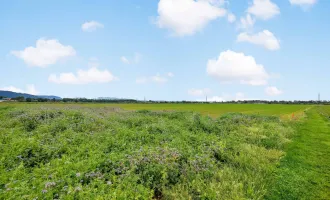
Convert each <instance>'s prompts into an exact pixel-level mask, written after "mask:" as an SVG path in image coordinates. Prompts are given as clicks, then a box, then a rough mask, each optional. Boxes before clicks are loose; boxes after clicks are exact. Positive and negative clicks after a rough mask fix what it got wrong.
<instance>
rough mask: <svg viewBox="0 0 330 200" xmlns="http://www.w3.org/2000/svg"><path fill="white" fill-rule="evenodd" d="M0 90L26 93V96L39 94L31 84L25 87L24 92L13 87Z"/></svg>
mask: <svg viewBox="0 0 330 200" xmlns="http://www.w3.org/2000/svg"><path fill="white" fill-rule="evenodd" d="M0 90H4V91H11V92H18V93H27V94H32V95H37V94H39V91H38V90H37V89H36V88H35V86H34V85H33V84H29V85H26V89H25V90H23V89H20V88H17V87H14V86H8V87H2V88H0Z"/></svg>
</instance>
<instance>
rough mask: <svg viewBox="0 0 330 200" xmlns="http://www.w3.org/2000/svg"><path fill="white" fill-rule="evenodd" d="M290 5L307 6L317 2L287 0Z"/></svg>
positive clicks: (314, 0)
mask: <svg viewBox="0 0 330 200" xmlns="http://www.w3.org/2000/svg"><path fill="white" fill-rule="evenodd" d="M289 1H290V3H291V4H292V5H299V6H306V5H307V6H308V5H313V4H315V3H316V2H317V0H289Z"/></svg>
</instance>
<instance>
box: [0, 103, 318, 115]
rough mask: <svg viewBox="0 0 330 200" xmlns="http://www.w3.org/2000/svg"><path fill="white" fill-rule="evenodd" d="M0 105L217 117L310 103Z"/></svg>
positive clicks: (287, 111) (297, 109) (297, 108)
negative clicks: (173, 113) (100, 109)
mask: <svg viewBox="0 0 330 200" xmlns="http://www.w3.org/2000/svg"><path fill="white" fill-rule="evenodd" d="M1 106H14V107H23V108H26V107H31V108H33V107H40V106H43V107H48V108H63V107H64V108H65V107H78V108H80V107H82V108H83V107H87V108H109V107H110V108H121V109H124V110H130V111H134V110H151V111H164V110H166V111H193V112H198V113H201V114H203V115H208V116H211V117H218V116H220V115H222V114H225V113H234V112H235V113H244V114H256V115H268V116H270V115H272V116H286V115H290V116H291V115H292V113H297V114H301V113H302V112H303V111H304V110H305V109H306V108H309V107H312V106H311V105H284V104H212V103H210V104H179V103H178V104H108V103H104V104H103V103H73V104H69V103H43V104H40V103H5V102H3V103H0V107H1Z"/></svg>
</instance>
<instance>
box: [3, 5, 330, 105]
mask: <svg viewBox="0 0 330 200" xmlns="http://www.w3.org/2000/svg"><path fill="white" fill-rule="evenodd" d="M329 11H330V1H328V0H242V1H234V0H226V1H225V0H139V1H136V0H134V1H133V0H120V1H117V0H116V1H115V0H107V1H106V0H94V1H78V0H70V1H67V0H65V1H64V0H57V1H41V0H30V1H21V0H11V1H3V2H2V5H1V7H0V24H1V31H0V44H1V45H0V90H11V91H16V92H26V93H32V94H42V95H58V96H61V97H88V98H95V97H122V98H134V99H143V98H144V97H146V99H152V100H204V99H205V96H208V99H209V100H217V101H222V100H239V99H269V100H273V99H276V100H282V99H283V100H294V99H301V100H310V99H317V94H318V92H320V93H321V98H322V99H328V100H329V99H330V90H329V86H330V12H329Z"/></svg>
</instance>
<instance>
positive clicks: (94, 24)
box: [81, 21, 104, 32]
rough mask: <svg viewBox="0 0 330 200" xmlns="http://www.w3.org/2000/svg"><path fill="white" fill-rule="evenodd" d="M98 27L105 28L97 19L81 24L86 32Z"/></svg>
mask: <svg viewBox="0 0 330 200" xmlns="http://www.w3.org/2000/svg"><path fill="white" fill-rule="evenodd" d="M98 28H104V25H103V24H101V23H100V22H97V21H89V22H85V23H83V24H82V25H81V29H82V30H83V31H85V32H93V31H95V30H96V29H98Z"/></svg>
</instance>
